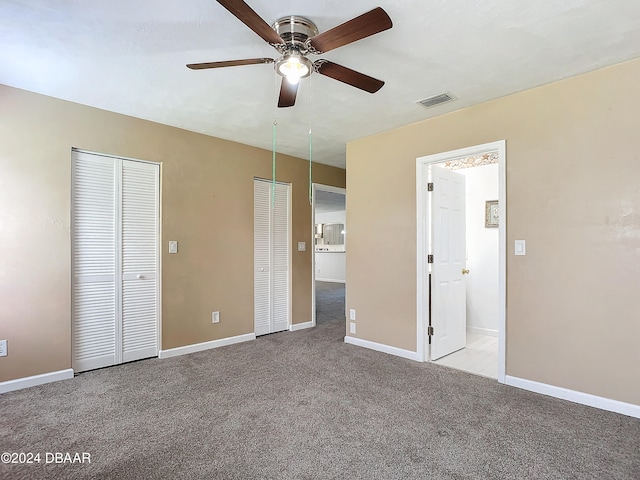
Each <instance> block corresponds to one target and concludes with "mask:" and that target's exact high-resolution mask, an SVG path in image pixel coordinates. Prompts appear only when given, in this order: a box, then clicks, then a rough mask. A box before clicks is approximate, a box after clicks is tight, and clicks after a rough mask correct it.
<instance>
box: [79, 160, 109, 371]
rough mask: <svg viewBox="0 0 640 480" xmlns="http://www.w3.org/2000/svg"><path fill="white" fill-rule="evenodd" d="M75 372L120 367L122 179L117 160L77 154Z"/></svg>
mask: <svg viewBox="0 0 640 480" xmlns="http://www.w3.org/2000/svg"><path fill="white" fill-rule="evenodd" d="M72 169H73V197H72V200H71V201H72V212H73V214H72V224H73V246H72V250H73V251H72V256H73V272H72V289H73V292H72V296H73V305H72V312H73V313H72V315H73V322H72V323H73V346H72V348H73V368H74V369H75V370H76V371H83V370H91V369H94V368H100V367H105V366H107V365H113V364H114V363H116V336H117V332H116V312H117V305H116V284H117V283H118V282H116V230H115V225H116V200H115V199H116V181H115V178H116V176H115V163H114V161H113V159H112V158H107V157H97V156H93V155H88V154H84V153H79V152H74V158H73V168H72Z"/></svg>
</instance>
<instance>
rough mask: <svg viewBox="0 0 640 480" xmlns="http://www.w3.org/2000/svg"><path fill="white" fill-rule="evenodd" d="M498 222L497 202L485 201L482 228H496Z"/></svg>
mask: <svg viewBox="0 0 640 480" xmlns="http://www.w3.org/2000/svg"><path fill="white" fill-rule="evenodd" d="M499 220H500V219H499V215H498V200H487V201H486V202H485V206H484V228H497V227H498V221H499Z"/></svg>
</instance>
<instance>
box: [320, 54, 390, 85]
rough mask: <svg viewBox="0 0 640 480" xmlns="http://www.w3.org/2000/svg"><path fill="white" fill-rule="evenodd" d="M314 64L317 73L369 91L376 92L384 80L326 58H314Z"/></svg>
mask: <svg viewBox="0 0 640 480" xmlns="http://www.w3.org/2000/svg"><path fill="white" fill-rule="evenodd" d="M314 66H315V68H316V70H317V71H318V73H320V74H322V75H324V76H326V77H330V78H333V79H334V80H338V81H339V82H342V83H346V84H348V85H351V86H352V87H356V88H359V89H360V90H364V91H365V92H369V93H376V92H377V91H378V90H380V89H381V88H382V86H383V85H384V82H383V81H382V80H378V79H377V78H373V77H370V76H369V75H365V74H364V73H360V72H356V71H355V70H351V69H350V68H347V67H343V66H342V65H338V64H337V63H333V62H330V61H328V60H316V61H315V63H314Z"/></svg>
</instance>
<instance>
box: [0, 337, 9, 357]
mask: <svg viewBox="0 0 640 480" xmlns="http://www.w3.org/2000/svg"><path fill="white" fill-rule="evenodd" d="M6 356H7V341H6V340H0V357H6Z"/></svg>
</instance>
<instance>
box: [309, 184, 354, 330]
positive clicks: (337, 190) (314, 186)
mask: <svg viewBox="0 0 640 480" xmlns="http://www.w3.org/2000/svg"><path fill="white" fill-rule="evenodd" d="M318 190H319V191H322V192H330V193H340V194H344V198H345V200H346V198H347V189H346V188H341V187H334V186H331V185H324V184H322V183H312V184H311V242H310V245H309V248H310V249H311V325H310V326H311V327H315V326H316V242H315V229H316V191H318ZM345 210H346V207H345ZM345 228H347V224H346V221H345ZM344 249H345V251H346V250H347V237H346V236H345V237H344ZM346 288H347V287H346V282H345V302H344V305H345V307H344V308H345V315H346V309H347V302H346V291H347V290H346Z"/></svg>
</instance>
